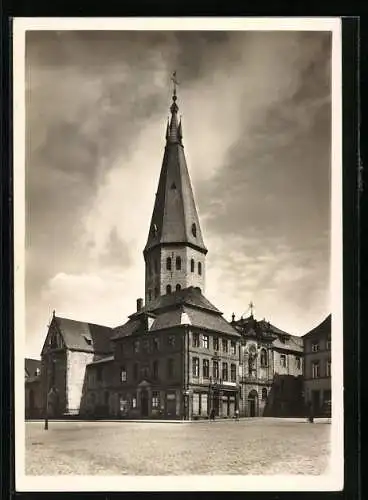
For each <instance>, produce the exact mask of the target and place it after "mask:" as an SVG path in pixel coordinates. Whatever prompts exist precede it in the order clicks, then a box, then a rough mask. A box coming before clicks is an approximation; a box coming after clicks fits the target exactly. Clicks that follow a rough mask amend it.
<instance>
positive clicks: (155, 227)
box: [151, 224, 157, 237]
mask: <svg viewBox="0 0 368 500" xmlns="http://www.w3.org/2000/svg"><path fill="white" fill-rule="evenodd" d="M151 233H152V236H153V237H155V236H156V235H157V225H156V224H153V225H152V229H151Z"/></svg>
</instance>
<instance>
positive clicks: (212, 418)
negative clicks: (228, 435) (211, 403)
mask: <svg viewBox="0 0 368 500" xmlns="http://www.w3.org/2000/svg"><path fill="white" fill-rule="evenodd" d="M210 420H212V421H214V420H215V409H214V408H212V410H211V413H210Z"/></svg>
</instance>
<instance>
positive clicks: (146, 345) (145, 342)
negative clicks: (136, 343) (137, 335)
mask: <svg viewBox="0 0 368 500" xmlns="http://www.w3.org/2000/svg"><path fill="white" fill-rule="evenodd" d="M148 350H149V341H148V339H145V340H143V342H142V351H143V352H148Z"/></svg>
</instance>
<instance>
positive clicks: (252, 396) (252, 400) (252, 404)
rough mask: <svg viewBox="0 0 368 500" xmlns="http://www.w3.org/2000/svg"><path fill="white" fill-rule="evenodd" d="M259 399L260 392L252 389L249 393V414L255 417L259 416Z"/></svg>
mask: <svg viewBox="0 0 368 500" xmlns="http://www.w3.org/2000/svg"><path fill="white" fill-rule="evenodd" d="M257 401H258V393H257V391H255V390H253V391H250V393H249V395H248V408H249V416H250V417H255V416H257Z"/></svg>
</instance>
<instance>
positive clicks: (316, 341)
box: [303, 314, 331, 417]
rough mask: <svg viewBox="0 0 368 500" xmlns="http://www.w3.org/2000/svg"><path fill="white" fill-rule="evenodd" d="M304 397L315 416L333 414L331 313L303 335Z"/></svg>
mask: <svg viewBox="0 0 368 500" xmlns="http://www.w3.org/2000/svg"><path fill="white" fill-rule="evenodd" d="M303 341H304V365H305V369H304V398H305V404H306V406H307V407H308V408H310V409H311V410H312V413H313V415H314V416H316V417H318V416H330V415H331V314H330V315H329V316H327V318H326V319H325V320H324V321H322V323H320V324H319V325H318V326H316V327H315V328H313V330H311V331H310V332H308V333H306V334H305V335H304V336H303Z"/></svg>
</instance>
